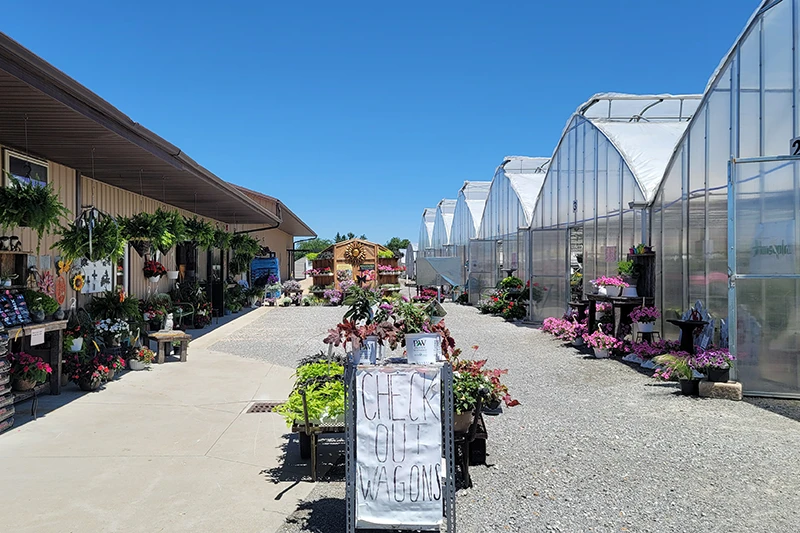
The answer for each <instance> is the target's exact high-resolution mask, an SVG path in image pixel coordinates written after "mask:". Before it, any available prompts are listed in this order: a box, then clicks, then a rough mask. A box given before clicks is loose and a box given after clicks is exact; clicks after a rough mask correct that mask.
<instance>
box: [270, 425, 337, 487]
mask: <svg viewBox="0 0 800 533" xmlns="http://www.w3.org/2000/svg"><path fill="white" fill-rule="evenodd" d="M283 437H284V442H283V444H281V446H280V450H281V455H280V457H279V458H278V466H275V467H273V468H268V469H265V470H262V471H261V472H260V474H261V475H263V476H264V478H265V481H270V482H272V483H280V482H292V481H294V482H295V483H294V484H293V485H291V486H290V487H288V488H287V489H286V490H284V491H283V492H281V493H280V494H278V496H276V497H275V499H276V500H280V499H281V498H282V497H283V494H285V493H286V492H288V491H289V490H291V489H292V488H293V487H294V486H295V485H296V484H297V483H300V482H303V481H308V482H310V481H311V480H312V478H311V459H302V458H301V457H300V439H299V438H298V434H297V433H287V434H285V435H283ZM344 461H345V458H344V435H341V434H335V433H333V434H328V433H325V434H323V435H322V436H321V437H320V438H319V440H318V445H317V481H318V482H320V481H327V482H331V481H344Z"/></svg>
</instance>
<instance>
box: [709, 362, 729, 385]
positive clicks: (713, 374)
mask: <svg viewBox="0 0 800 533" xmlns="http://www.w3.org/2000/svg"><path fill="white" fill-rule="evenodd" d="M706 370H707V372H706V376H707V377H708V381H713V382H716V383H727V382H728V381H730V380H731V369H730V368H718V367H715V366H710V367H708V368H707V369H706Z"/></svg>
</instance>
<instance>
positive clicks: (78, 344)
mask: <svg viewBox="0 0 800 533" xmlns="http://www.w3.org/2000/svg"><path fill="white" fill-rule="evenodd" d="M81 350H83V330H82V329H81V326H80V325H79V324H75V325H74V326H72V327H67V329H66V330H64V351H65V352H72V353H78V352H80V351H81Z"/></svg>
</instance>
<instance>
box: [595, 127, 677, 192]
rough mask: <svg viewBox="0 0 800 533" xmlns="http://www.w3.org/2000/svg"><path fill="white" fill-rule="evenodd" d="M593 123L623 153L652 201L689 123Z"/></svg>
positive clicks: (641, 186)
mask: <svg viewBox="0 0 800 533" xmlns="http://www.w3.org/2000/svg"><path fill="white" fill-rule="evenodd" d="M591 122H592V124H594V125H595V126H596V127H597V129H599V130H600V131H601V132H603V134H604V135H605V136H606V137H607V138H608V140H609V141H611V144H613V145H614V147H615V148H616V149H617V151H618V152H619V153H620V154H621V155H622V157H623V158H624V159H625V163H626V164H627V165H628V168H630V170H631V173H632V174H633V176H634V177H635V178H636V181H637V182H638V183H639V187H640V188H641V190H642V194H643V195H644V197H645V200H647V201H648V202H651V201H652V200H653V198H654V197H655V194H656V191H657V190H658V186H659V184H660V183H661V180H662V179H663V178H664V173H665V172H666V169H667V165H668V164H669V161H670V159H671V158H672V154H673V153H674V151H675V146H676V145H677V144H678V141H679V140H680V138H681V136H682V135H683V132H684V131H686V127H687V126H688V124H689V123H688V122H606V121H600V120H592V121H591Z"/></svg>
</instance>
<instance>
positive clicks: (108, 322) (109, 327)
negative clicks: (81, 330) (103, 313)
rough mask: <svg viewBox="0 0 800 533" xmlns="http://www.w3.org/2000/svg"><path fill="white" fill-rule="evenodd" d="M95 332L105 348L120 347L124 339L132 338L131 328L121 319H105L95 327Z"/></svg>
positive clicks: (99, 321) (96, 323)
mask: <svg viewBox="0 0 800 533" xmlns="http://www.w3.org/2000/svg"><path fill="white" fill-rule="evenodd" d="M94 329H95V332H96V333H97V335H98V336H99V338H100V340H101V341H102V342H103V344H104V345H105V346H119V345H120V344H121V343H122V339H123V338H127V337H129V336H130V334H131V331H130V326H129V325H128V323H127V322H126V321H124V320H121V319H115V318H104V319H102V320H98V321H97V322H95V325H94Z"/></svg>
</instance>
